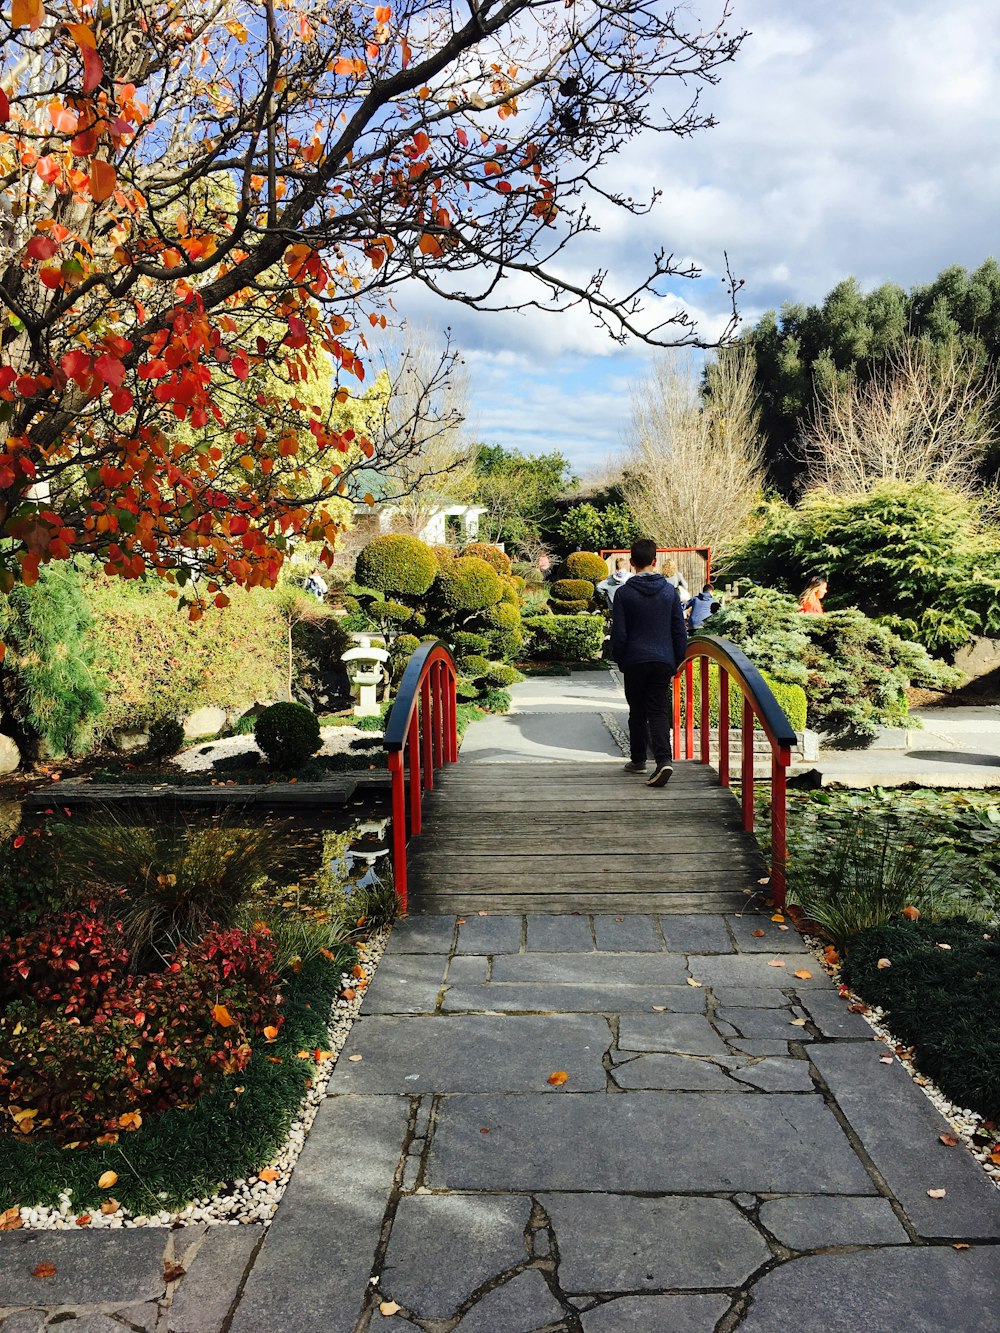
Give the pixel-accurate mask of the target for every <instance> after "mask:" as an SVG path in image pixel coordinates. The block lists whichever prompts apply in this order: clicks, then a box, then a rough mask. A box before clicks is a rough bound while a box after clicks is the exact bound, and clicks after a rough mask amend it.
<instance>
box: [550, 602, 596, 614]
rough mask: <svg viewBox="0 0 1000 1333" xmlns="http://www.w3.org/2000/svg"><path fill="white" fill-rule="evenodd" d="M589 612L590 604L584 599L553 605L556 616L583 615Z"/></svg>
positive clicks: (553, 612)
mask: <svg viewBox="0 0 1000 1333" xmlns="http://www.w3.org/2000/svg"><path fill="white" fill-rule="evenodd" d="M589 610H590V602H589V601H584V600H583V599H582V598H581V599H580V600H579V601H569V602H553V603H552V614H553V615H554V616H576V615H583V613H584V612H585V611H589Z"/></svg>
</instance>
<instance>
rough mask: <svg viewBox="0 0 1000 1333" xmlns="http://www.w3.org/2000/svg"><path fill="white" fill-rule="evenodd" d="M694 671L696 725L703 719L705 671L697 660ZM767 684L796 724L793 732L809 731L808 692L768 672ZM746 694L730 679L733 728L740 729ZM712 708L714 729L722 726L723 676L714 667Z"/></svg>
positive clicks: (710, 687) (710, 680)
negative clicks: (807, 719) (721, 689)
mask: <svg viewBox="0 0 1000 1333" xmlns="http://www.w3.org/2000/svg"><path fill="white" fill-rule="evenodd" d="M693 671H694V706H695V714H694V716H695V723H696V724H697V723H698V722H700V720H701V711H700V710H701V668H700V666H699V663H698V662H697V660H696V661H695V662H694V664H693ZM760 674H761V675H762V676H763V677H764V680H765V682H766V683H767V684H768V685H769V686H770V687H771V693H772V694H773V695H774V697H775V699H776V700H777V702H778V704H779V706H780V707H781V709H782V710H783V712H784V714H785V717H787V718H788V720H789V722H790V723H791V724H792V730H793V731H805V729H806V725H807V723H806V711H807V709H806V692H805V690H804V689H803V688H802V686H801V685H790V684H789V683H788V682H787V681H782V680H775V679H774V677H773V676H770V675H768V673H767V672H766V671H762V672H761V673H760ZM742 700H743V694H742V691H741V690H740V687H739V685H737V683H736V681H735V680H733V679H732V677H730V680H729V725H730V726H731V727H738V726H739V725H740V722H741V719H742V716H743V702H742ZM708 708H709V717H710V719H711V723H712V726H713V727H717V726H718V725H719V673H718V672H717V671H716V670H715V668H714V667H712V668H710V671H709V677H708Z"/></svg>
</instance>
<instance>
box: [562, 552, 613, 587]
mask: <svg viewBox="0 0 1000 1333" xmlns="http://www.w3.org/2000/svg"><path fill="white" fill-rule="evenodd" d="M566 574H567V577H569V578H571V579H587V580H588V581H589V582H590V583H600V581H601V580H602V579H606V578H607V577H608V566H607V564H606V562H605V561H604V560H602V559H601V557H600V556H599V555H598V554H597V552H596V551H574V552H573V553H572V555H568V556H567V557H566Z"/></svg>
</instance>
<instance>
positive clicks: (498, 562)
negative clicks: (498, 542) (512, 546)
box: [462, 542, 513, 574]
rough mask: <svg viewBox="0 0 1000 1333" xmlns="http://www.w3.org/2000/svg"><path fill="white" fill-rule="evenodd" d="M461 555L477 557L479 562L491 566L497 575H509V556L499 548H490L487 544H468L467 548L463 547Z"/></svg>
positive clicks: (510, 567) (510, 563) (510, 566)
mask: <svg viewBox="0 0 1000 1333" xmlns="http://www.w3.org/2000/svg"><path fill="white" fill-rule="evenodd" d="M462 555H463V556H468V555H474V556H478V557H479V559H480V560H485V561H486V563H487V564H488V565H492V566H493V568H494V569H495V570H496V572H497V573H498V574H509V573H510V571H511V569H512V568H513V563H512V561H511V558H510V556H509V555H507V554H506V552H504V551H501V550H500V547H499V546H492V545H490V543H489V542H470V543H469V545H468V546H466V547H463V549H462Z"/></svg>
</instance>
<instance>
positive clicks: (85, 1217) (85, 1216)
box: [76, 1213, 90, 1227]
mask: <svg viewBox="0 0 1000 1333" xmlns="http://www.w3.org/2000/svg"><path fill="white" fill-rule="evenodd" d="M76 1225H77V1226H78V1227H89V1226H90V1214H89V1213H81V1214H80V1216H79V1217H78V1218H77V1219H76Z"/></svg>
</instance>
